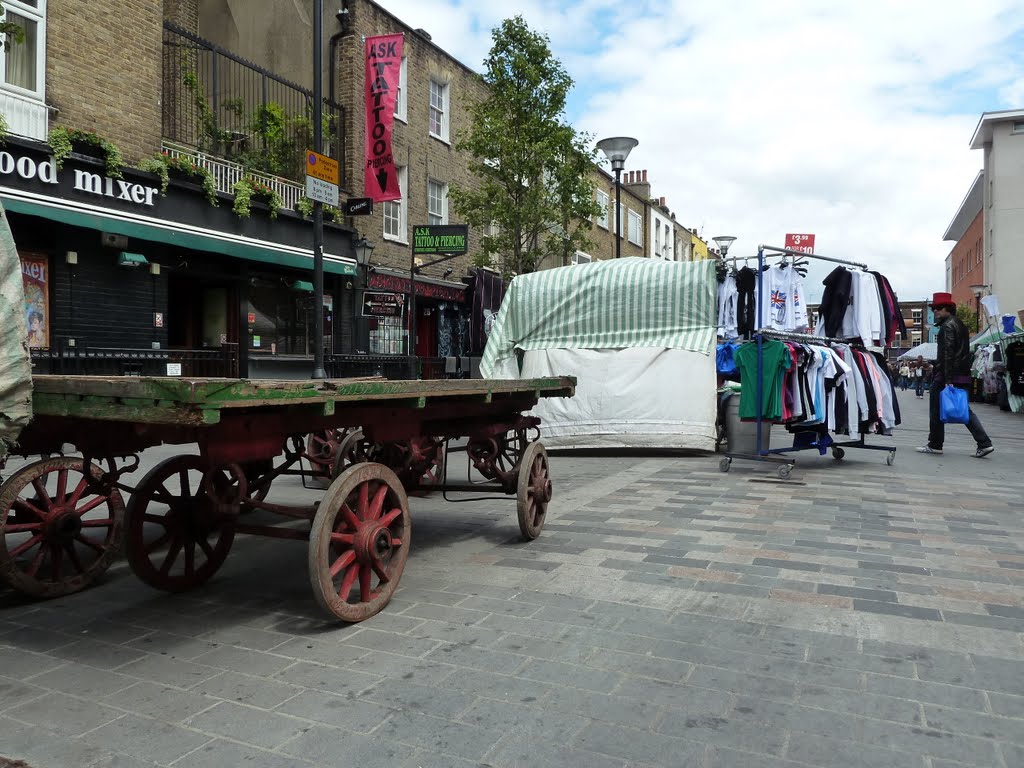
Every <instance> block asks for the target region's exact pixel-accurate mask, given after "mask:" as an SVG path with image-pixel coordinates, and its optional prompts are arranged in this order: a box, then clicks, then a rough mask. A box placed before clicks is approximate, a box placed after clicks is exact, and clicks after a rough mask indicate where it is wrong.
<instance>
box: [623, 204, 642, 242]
mask: <svg viewBox="0 0 1024 768" xmlns="http://www.w3.org/2000/svg"><path fill="white" fill-rule="evenodd" d="M643 225H644V220H643V217H641V216H640V214H639V213H637V212H636V211H630V212H629V229H628V230H627V236H628V237H629V242H631V243H633V245H643V244H644V236H643V231H642V230H641V227H643Z"/></svg>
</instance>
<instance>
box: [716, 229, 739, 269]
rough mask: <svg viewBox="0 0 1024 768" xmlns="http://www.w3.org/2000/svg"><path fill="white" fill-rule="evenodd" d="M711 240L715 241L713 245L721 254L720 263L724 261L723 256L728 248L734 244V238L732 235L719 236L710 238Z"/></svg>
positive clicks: (727, 251)
mask: <svg viewBox="0 0 1024 768" xmlns="http://www.w3.org/2000/svg"><path fill="white" fill-rule="evenodd" d="M711 239H712V240H714V241H715V245H717V246H718V250H720V251H721V252H722V261H725V255H726V254H727V253H729V247H730V246H731V245H732V244H733V243H734V242H736V238H735V237H733V236H732V235H719V236H718V237H712V238H711ZM734 266H735V265H734Z"/></svg>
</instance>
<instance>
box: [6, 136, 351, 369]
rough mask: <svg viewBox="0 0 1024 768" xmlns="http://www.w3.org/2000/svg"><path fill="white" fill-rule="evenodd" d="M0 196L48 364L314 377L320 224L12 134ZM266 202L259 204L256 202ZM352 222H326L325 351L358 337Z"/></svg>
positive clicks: (32, 324)
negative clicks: (109, 167) (61, 159)
mask: <svg viewBox="0 0 1024 768" xmlns="http://www.w3.org/2000/svg"><path fill="white" fill-rule="evenodd" d="M0 202H2V203H3V206H4V208H5V210H6V213H7V216H8V219H9V221H10V224H11V229H12V232H13V234H14V240H15V243H16V245H17V248H18V253H19V258H20V259H21V263H22V275H23V284H24V286H25V290H26V309H25V312H26V315H25V317H26V321H27V325H28V327H29V339H28V342H29V346H30V347H31V348H32V356H33V362H34V370H35V371H36V372H37V373H51V372H52V373H65V374H74V373H83V374H97V375H120V374H139V375H182V376H243V377H252V378H257V377H274V378H282V377H286V378H306V377H308V376H309V375H310V373H311V371H312V363H313V353H314V350H315V348H316V344H317V340H316V339H315V338H314V335H313V328H314V325H315V324H314V317H315V315H314V314H313V313H314V311H315V308H314V306H313V287H312V282H313V274H312V263H313V260H312V251H311V248H310V246H311V245H312V227H311V224H310V222H309V220H304V219H302V218H300V217H299V216H298V215H296V214H292V213H288V212H283V211H282V212H281V214H280V215H279V216H278V217H277V218H276V219H271V218H270V216H269V215H268V212H267V211H263V210H253V212H252V214H251V216H250V217H249V218H240V217H238V216H237V215H236V214H235V213H234V212H233V211H232V207H231V200H230V198H228V197H221V199H220V200H219V205H217V206H216V207H214V206H212V205H211V204H210V203H209V202H207V200H206V198H205V197H204V196H203V194H202V192H201V190H200V189H199V188H198V187H196V186H194V185H191V184H188V183H184V182H177V181H174V180H171V182H170V184H169V185H168V187H167V190H166V194H163V193H161V182H160V179H159V177H157V176H155V175H153V174H149V173H145V172H142V171H137V170H134V169H130V168H125V169H123V171H122V177H121V178H111V177H110V176H107V175H105V171H104V170H103V166H102V163H101V162H99V161H97V160H94V159H91V158H87V157H84V156H77V155H72V156H71V157H70V158H68V160H67V161H66V162H65V163H64V165H63V167H62V168H57V166H56V163H55V162H54V160H53V158H52V156H51V155H50V153H49V148H48V147H47V146H46V145H45V144H37V143H35V142H27V141H23V140H19V139H15V138H12V137H8V139H7V144H6V146H5V147H4V148H3V151H0ZM254 208H255V206H254ZM352 234H353V233H352V232H351V230H349V229H347V228H344V227H339V226H335V225H328V226H326V227H325V231H324V246H325V257H324V271H325V277H324V286H325V288H324V305H323V307H322V309H321V311H323V312H324V318H325V324H324V337H323V339H322V340H321V343H322V344H323V345H324V349H325V351H326V353H327V354H332V353H334V352H336V351H339V350H352V349H354V337H353V328H352V323H351V322H345V323H340V324H339V323H336V322H334V320H335V310H336V309H337V308H342V310H343V311H344V309H346V308H347V312H348V316H349V317H351V316H352V315H353V314H354V310H355V305H354V300H355V292H354V290H353V289H352V280H353V277H354V275H355V273H356V270H355V261H354V258H353V257H352Z"/></svg>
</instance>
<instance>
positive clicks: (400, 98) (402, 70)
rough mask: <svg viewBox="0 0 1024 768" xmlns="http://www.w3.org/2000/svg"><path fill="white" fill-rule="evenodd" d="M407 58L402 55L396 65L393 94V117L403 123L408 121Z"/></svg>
mask: <svg viewBox="0 0 1024 768" xmlns="http://www.w3.org/2000/svg"><path fill="white" fill-rule="evenodd" d="M408 103H409V59H408V58H407V57H406V56H403V57H402V63H401V64H400V65H399V67H398V92H397V93H396V94H395V117H397V118H398V119H399V120H401V121H402V122H403V123H405V122H408V121H409V114H408V113H409V109H408Z"/></svg>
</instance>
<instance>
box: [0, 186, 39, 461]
mask: <svg viewBox="0 0 1024 768" xmlns="http://www.w3.org/2000/svg"><path fill="white" fill-rule="evenodd" d="M27 340H28V329H27V328H26V326H25V294H24V291H23V288H22V283H21V260H20V259H19V258H18V250H17V248H15V247H14V238H13V237H12V236H11V226H10V224H9V223H8V221H7V214H6V213H5V212H4V210H3V207H2V206H0V459H2V458H3V457H4V456H6V455H7V451H8V448H9V447H10V446H11V444H13V443H14V442H15V441H17V439H18V435H20V434H21V430H22V429H23V428H24V427H25V425H26V424H28V423H29V421H30V420H31V419H32V361H31V360H30V359H29V354H28V343H27Z"/></svg>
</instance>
